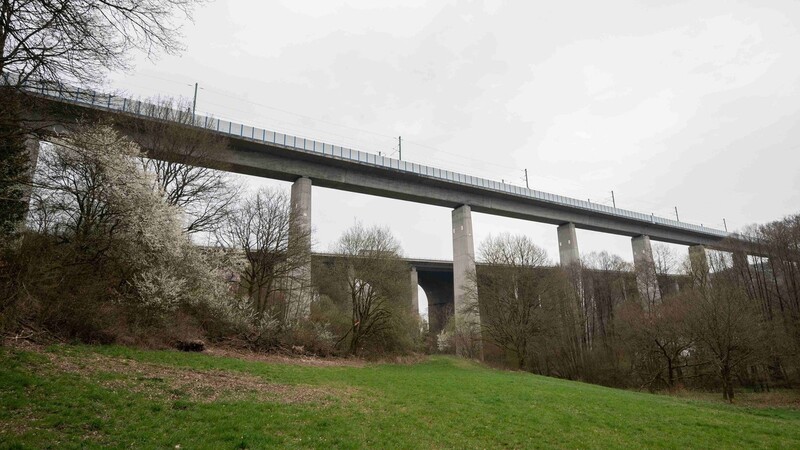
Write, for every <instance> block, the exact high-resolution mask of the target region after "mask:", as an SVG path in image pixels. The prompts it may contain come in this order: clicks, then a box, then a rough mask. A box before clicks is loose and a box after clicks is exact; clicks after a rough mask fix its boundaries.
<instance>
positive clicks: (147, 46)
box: [0, 0, 200, 85]
mask: <svg viewBox="0 0 800 450" xmlns="http://www.w3.org/2000/svg"><path fill="white" fill-rule="evenodd" d="M197 3H200V0H100V1H95V0H57V1H48V0H2V1H0V43H2V45H1V46H0V49H1V50H0V51H2V53H0V75H3V74H6V73H9V72H10V73H15V74H16V75H17V77H18V78H17V79H16V80H17V83H18V84H20V85H21V84H25V83H26V82H27V81H28V80H29V79H40V80H50V81H58V80H63V79H65V78H66V79H68V80H74V81H79V82H84V83H96V82H97V81H98V76H100V75H101V74H102V72H103V70H105V69H120V68H127V67H129V61H130V52H131V50H141V51H144V52H145V53H146V54H147V55H148V56H150V57H152V56H154V55H156V54H157V53H158V52H160V51H164V52H167V53H173V52H176V51H178V50H179V49H180V48H181V45H180V43H179V37H180V35H179V28H180V27H179V25H178V24H177V19H178V18H179V17H181V16H182V17H184V18H189V19H191V17H190V13H191V10H192V9H193V7H194V5H195V4H197Z"/></svg>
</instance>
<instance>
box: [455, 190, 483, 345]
mask: <svg viewBox="0 0 800 450" xmlns="http://www.w3.org/2000/svg"><path fill="white" fill-rule="evenodd" d="M452 219H453V292H454V295H453V301H454V307H455V311H454V313H455V323H456V331H457V333H458V334H460V335H461V336H462V338H463V339H462V338H457V340H456V352H457V353H458V354H459V355H463V356H468V357H479V355H480V348H481V346H480V314H479V312H478V308H477V300H478V299H477V293H478V289H477V286H476V282H475V281H476V280H475V244H474V242H473V238H472V209H471V208H470V206H469V205H462V206H460V207H458V208H456V209H454V210H453V213H452Z"/></svg>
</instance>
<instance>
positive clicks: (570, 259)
mask: <svg viewBox="0 0 800 450" xmlns="http://www.w3.org/2000/svg"><path fill="white" fill-rule="evenodd" d="M558 255H559V256H560V258H561V266H562V267H569V266H572V265H575V264H580V262H581V254H580V252H579V251H578V235H577V234H576V233H575V224H574V223H572V222H570V223H565V224H563V225H559V227H558Z"/></svg>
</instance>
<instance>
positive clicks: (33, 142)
mask: <svg viewBox="0 0 800 450" xmlns="http://www.w3.org/2000/svg"><path fill="white" fill-rule="evenodd" d="M25 147H26V149H27V150H28V170H27V173H26V174H25V177H24V179H23V184H22V187H21V190H22V196H21V197H20V202H22V203H23V204H24V205H25V211H24V212H23V213H22V221H21V222H20V223H19V224H17V230H18V231H20V232H22V231H24V230H25V226H26V224H27V222H28V217H29V216H30V203H31V194H32V193H33V177H34V175H35V174H36V165H37V164H38V162H39V147H40V142H39V140H38V139H33V138H28V139H26V140H25Z"/></svg>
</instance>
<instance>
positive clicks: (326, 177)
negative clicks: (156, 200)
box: [26, 84, 731, 247]
mask: <svg viewBox="0 0 800 450" xmlns="http://www.w3.org/2000/svg"><path fill="white" fill-rule="evenodd" d="M26 90H27V91H28V92H29V93H32V94H35V95H38V96H40V97H42V98H44V99H46V100H49V101H50V102H51V103H53V104H54V105H55V106H57V107H60V109H62V110H63V109H64V106H67V105H71V106H74V107H78V108H80V109H83V110H92V111H107V112H112V113H118V114H125V115H127V116H132V117H137V118H140V119H143V120H148V119H149V120H165V119H166V120H169V119H170V118H173V117H179V116H181V115H182V114H189V113H187V112H181V111H175V110H170V109H168V108H164V107H160V106H157V105H153V104H150V103H146V102H143V101H139V100H132V99H128V98H125V97H119V96H115V95H112V94H103V93H99V92H96V91H93V90H86V89H77V88H67V87H64V86H61V85H45V84H41V85H38V86H33V87H29V88H26ZM193 121H194V124H195V126H196V127H198V128H202V129H205V130H208V131H209V132H212V133H219V134H222V135H224V136H226V137H228V138H230V142H231V148H232V151H231V152H230V153H229V154H225V155H214V156H212V157H211V158H210V159H209V160H208V161H205V162H204V163H205V164H207V165H208V166H209V167H213V168H218V169H222V170H227V171H232V172H239V173H244V174H251V175H258V176H264V177H269V178H275V179H281V180H287V181H294V180H296V179H297V178H299V177H301V176H305V177H309V178H311V179H312V181H313V183H314V185H317V186H322V187H330V188H335V189H341V190H347V191H352V192H360V193H367V194H373V195H379V196H384V197H390V198H396V199H401V200H409V201H414V202H420V203H426V204H432V205H438V206H446V207H451V208H455V207H458V206H460V205H463V204H469V205H470V206H471V207H472V209H473V210H474V211H476V212H483V213H489V214H495V215H502V216H507V217H515V218H521V219H526V220H533V221H537V222H544V223H551V224H556V225H560V224H563V223H568V222H572V223H574V224H575V226H576V227H578V228H582V229H588V230H594V231H601V232H606V233H612V234H619V235H625V236H638V235H648V236H650V237H651V238H652V239H653V240H657V241H664V242H672V243H677V244H685V245H693V244H703V245H708V246H711V247H713V246H714V245H715V244H717V243H718V242H720V241H721V240H723V239H724V238H726V237H730V236H731V235H730V234H729V233H727V232H725V231H721V230H717V229H713V228H708V227H703V226H700V225H695V224H689V223H685V222H678V221H675V220H672V219H668V218H664V217H659V216H654V215H651V214H642V213H639V212H635V211H630V210H626V209H621V208H612V207H609V206H606V205H601V204H597V203H590V202H587V201H583V200H578V199H574V198H570V197H565V196H561V195H556V194H551V193H547V192H542V191H537V190H532V189H527V188H524V187H520V186H516V185H513V184H508V183H502V182H497V181H493V180H488V179H485V178H480V177H475V176H471V175H466V174H462V173H458V172H452V171H448V170H443V169H439V168H435V167H431V166H427V165H423V164H417V163H413V162H408V161H401V160H398V159H394V158H389V157H386V156H379V155H376V154H373V153H368V152H363V151H359V150H354V149H350V148H346V147H340V146H336V145H331V144H327V143H323V142H318V141H315V140H312V139H308V138H303V137H298V136H292V135H288V134H282V133H276V132H272V131H269V130H266V129H261V128H256V127H252V126H248V125H244V124H239V123H235V122H230V121H226V120H219V119H215V118H213V117H207V116H196V117H194V119H193Z"/></svg>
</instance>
